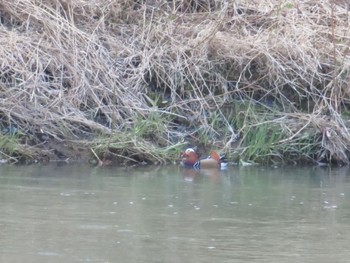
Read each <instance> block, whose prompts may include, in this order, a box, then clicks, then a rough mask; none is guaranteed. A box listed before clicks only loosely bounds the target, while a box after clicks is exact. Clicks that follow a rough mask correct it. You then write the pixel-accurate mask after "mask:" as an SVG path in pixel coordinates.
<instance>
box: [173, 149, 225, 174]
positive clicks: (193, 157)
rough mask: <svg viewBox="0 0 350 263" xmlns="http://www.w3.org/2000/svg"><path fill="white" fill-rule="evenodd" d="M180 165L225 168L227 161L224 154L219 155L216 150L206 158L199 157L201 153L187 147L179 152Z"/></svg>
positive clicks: (195, 167)
mask: <svg viewBox="0 0 350 263" xmlns="http://www.w3.org/2000/svg"><path fill="white" fill-rule="evenodd" d="M180 157H181V158H182V160H181V165H182V167H185V168H194V169H212V168H220V169H223V168H226V167H227V161H226V159H225V157H224V156H220V155H219V154H218V153H217V152H216V151H212V152H211V153H210V155H209V157H208V158H206V159H200V157H201V154H200V153H199V152H197V151H196V149H193V148H187V149H186V150H185V151H184V152H182V153H181V155H180Z"/></svg>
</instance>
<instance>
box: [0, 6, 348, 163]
mask: <svg viewBox="0 0 350 263" xmlns="http://www.w3.org/2000/svg"><path fill="white" fill-rule="evenodd" d="M0 9H1V12H0V17H1V24H0V57H1V63H0V76H1V81H0V116H1V125H2V127H3V128H6V127H10V126H11V125H12V126H15V127H16V128H17V129H18V130H20V131H21V133H22V136H20V137H21V138H20V139H19V143H20V144H21V145H22V146H25V147H26V149H27V150H28V148H29V149H32V150H33V156H35V158H38V157H40V156H47V158H49V159H55V158H66V157H69V158H74V157H75V158H79V157H81V158H86V156H90V155H91V152H90V150H89V149H90V148H91V149H92V150H93V152H94V153H96V151H95V150H96V149H100V152H98V153H97V154H96V155H100V156H102V157H103V158H110V156H115V157H120V158H126V159H127V160H129V159H130V158H131V159H133V160H135V161H142V160H146V161H153V162H154V161H164V160H168V159H171V158H174V156H175V154H176V151H177V149H178V148H177V147H174V145H176V146H178V147H181V145H182V143H183V142H184V141H187V140H189V138H190V139H191V141H192V143H202V144H204V145H206V146H207V147H221V148H222V149H223V151H226V152H228V153H229V154H233V153H234V152H236V153H238V155H240V153H244V152H245V151H246V149H247V148H249V147H254V145H250V142H249V141H247V140H244V139H245V138H246V137H245V136H244V135H245V134H244V132H245V131H246V130H247V129H250V128H252V127H257V126H259V125H261V124H262V123H264V122H265V121H268V122H273V123H275V125H276V127H278V129H276V131H275V132H283V138H282V139H279V141H276V142H274V145H278V146H279V147H277V148H275V149H272V150H271V156H276V155H278V156H279V157H280V158H281V160H284V159H285V158H286V156H290V155H288V153H286V152H283V151H281V149H290V152H293V151H295V150H299V151H302V149H300V148H298V147H293V145H297V144H299V142H300V140H301V139H303V138H305V136H308V135H310V136H311V134H312V137H310V138H313V141H311V140H310V143H312V144H315V147H312V151H311V150H310V148H308V150H307V151H304V152H303V153H302V154H301V155H300V156H303V158H304V157H305V158H308V159H310V160H311V159H312V160H318V161H324V160H335V161H338V162H343V163H348V162H349V151H348V150H347V149H348V148H349V146H350V139H349V138H350V137H349V123H348V120H347V119H346V118H344V116H346V113H349V110H348V106H349V95H350V92H349V72H350V59H349V41H350V34H349V30H350V29H349V28H350V27H349V19H350V16H349V5H348V4H347V3H346V2H345V1H344V2H342V1H272V0H264V1H244V0H242V1H231V2H230V1H223V0H185V1H176V0H175V1H158V0H139V1H126V0H117V1H109V0H95V1H87V0H74V1H73V0H41V1H39V0H14V1H0ZM237 102H248V103H250V104H251V103H257V104H259V105H261V107H262V108H264V112H263V113H259V112H254V114H255V115H256V116H255V118H248V117H245V118H244V121H243V122H242V123H241V125H240V126H239V125H237V122H236V121H235V116H233V117H232V116H231V117H230V116H229V115H227V114H226V113H225V111H224V107H227V106H230V107H236V106H235V105H236V104H237ZM270 104H273V105H275V106H274V107H271V105H270ZM154 112H157V113H158V116H160V117H159V118H160V119H159V120H158V121H159V122H164V124H165V125H167V126H168V129H167V130H162V132H161V133H159V134H157V136H156V138H154V136H153V137H152V136H151V134H150V133H149V131H147V132H146V131H145V132H144V133H142V134H141V133H140V127H139V126H138V131H137V132H135V127H136V126H137V125H136V120H140V118H141V119H142V120H146V121H147V120H149V119H150V116H153V114H154ZM267 113H268V114H267ZM271 113H273V114H271ZM241 114H243V115H244V114H245V115H248V114H249V112H243V113H241ZM145 127H153V128H156V129H157V127H159V126H147V125H145ZM141 130H142V129H141ZM310 131H311V132H310ZM23 134H24V135H23ZM315 134H316V135H319V136H316V137H315V136H314V135H315ZM43 137H44V139H43ZM199 138H203V140H200V139H199ZM235 142H238V143H239V144H238V148H233V147H232V145H233V143H235ZM150 143H151V145H153V146H154V148H152V147H153V146H152V147H151V146H149V145H150ZM147 145H148V146H147ZM145 146H146V147H145ZM260 147H263V145H261V146H260ZM145 149H147V150H145ZM149 149H153V150H152V151H151V152H150V151H149ZM2 151H3V153H4V154H6V149H5V148H3V150H2ZM18 155H19V156H20V155H21V152H20V151H19V152H18ZM102 157H100V158H102ZM243 158H244V156H243Z"/></svg>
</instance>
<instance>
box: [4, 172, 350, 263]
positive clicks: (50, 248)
mask: <svg viewBox="0 0 350 263" xmlns="http://www.w3.org/2000/svg"><path fill="white" fill-rule="evenodd" d="M0 213H1V217H0V262H6V263H8V262H26V263H29V262H33V263H34V262H35V263H40V262H45V263H46V262H152V263H154V262H191V263H193V262H249V263H252V262H259V263H261V262H269V263H271V262H276V263H277V262H278V263H283V262H293V263H294V262H318V263H322V262H324V263H329V262H349V260H350V249H349V248H350V174H349V170H348V169H347V168H337V169H330V168H320V167H309V168H300V167H299V168H296V167H287V168H271V167H243V168H238V167H232V168H229V169H228V170H227V171H222V172H219V171H201V172H195V171H192V170H182V169H180V168H178V167H173V166H170V167H140V168H130V169H125V168H91V167H85V166H76V165H75V166H70V165H65V166H60V165H48V166H29V167H18V166H0Z"/></svg>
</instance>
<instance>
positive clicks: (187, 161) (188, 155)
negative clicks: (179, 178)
mask: <svg viewBox="0 0 350 263" xmlns="http://www.w3.org/2000/svg"><path fill="white" fill-rule="evenodd" d="M180 157H181V161H182V164H183V165H185V166H187V165H188V166H192V165H194V164H195V163H196V162H198V161H199V158H200V157H201V154H200V153H198V152H197V151H196V149H193V148H187V149H186V150H185V151H184V152H182V153H181V154H180Z"/></svg>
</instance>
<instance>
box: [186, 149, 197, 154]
mask: <svg viewBox="0 0 350 263" xmlns="http://www.w3.org/2000/svg"><path fill="white" fill-rule="evenodd" d="M189 152H193V153H194V152H195V151H194V149H193V148H187V149H186V151H185V153H189Z"/></svg>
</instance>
